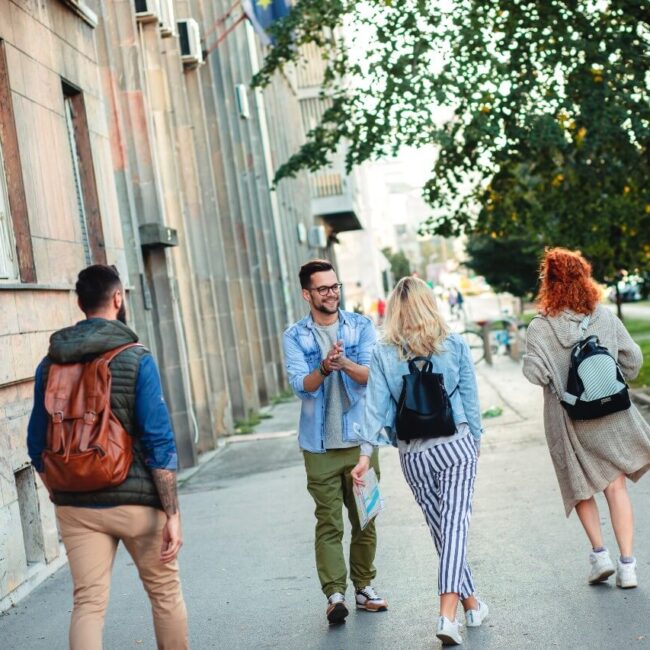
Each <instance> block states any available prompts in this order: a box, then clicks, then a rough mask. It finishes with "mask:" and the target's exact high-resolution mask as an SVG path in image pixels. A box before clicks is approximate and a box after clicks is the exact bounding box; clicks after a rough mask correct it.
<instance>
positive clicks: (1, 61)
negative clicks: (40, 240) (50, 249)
mask: <svg viewBox="0 0 650 650" xmlns="http://www.w3.org/2000/svg"><path fill="white" fill-rule="evenodd" d="M5 47H6V46H5V42H4V40H2V39H0V145H1V146H2V153H3V157H4V173H5V177H6V180H7V194H8V198H9V212H10V214H11V224H12V226H13V235H14V241H15V243H16V259H17V261H18V274H19V277H20V281H21V282H24V283H36V281H37V280H36V266H35V265H34V249H33V247H32V233H31V229H30V227H29V215H28V213H27V199H26V196H25V183H24V180H23V169H22V164H21V162H20V149H19V147H18V133H17V131H16V121H15V118H14V109H13V102H12V99H11V86H10V84H9V66H8V64H7V53H6V50H5Z"/></svg>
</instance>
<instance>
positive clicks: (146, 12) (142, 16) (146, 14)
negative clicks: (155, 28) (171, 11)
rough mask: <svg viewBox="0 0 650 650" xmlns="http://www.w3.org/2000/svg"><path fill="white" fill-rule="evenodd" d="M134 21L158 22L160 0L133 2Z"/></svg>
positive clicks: (138, 0) (136, 0) (135, 0)
mask: <svg viewBox="0 0 650 650" xmlns="http://www.w3.org/2000/svg"><path fill="white" fill-rule="evenodd" d="M134 4H135V19H136V20H137V21H138V22H139V23H153V22H159V21H160V0H134Z"/></svg>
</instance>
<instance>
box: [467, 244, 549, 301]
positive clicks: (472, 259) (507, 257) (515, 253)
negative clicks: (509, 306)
mask: <svg viewBox="0 0 650 650" xmlns="http://www.w3.org/2000/svg"><path fill="white" fill-rule="evenodd" d="M466 250H467V254H468V256H469V259H468V260H467V261H466V262H465V266H467V267H469V268H470V269H472V270H473V271H475V272H476V273H477V274H478V275H482V276H483V277H484V278H485V279H486V281H487V282H488V284H489V285H490V286H491V287H492V288H493V289H494V290H495V291H498V292H501V291H507V292H509V293H511V294H512V295H513V296H517V297H518V298H523V299H531V298H532V297H533V296H534V295H535V293H536V291H537V285H538V277H539V260H540V257H541V253H542V247H541V246H540V244H539V243H537V242H535V241H532V242H531V241H530V240H529V239H523V238H517V237H512V238H511V237H509V238H498V237H491V236H490V235H470V236H469V238H468V240H467V247H466Z"/></svg>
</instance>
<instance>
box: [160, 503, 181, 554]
mask: <svg viewBox="0 0 650 650" xmlns="http://www.w3.org/2000/svg"><path fill="white" fill-rule="evenodd" d="M162 537H163V541H162V547H161V549H160V561H161V562H162V563H163V564H167V563H168V562H171V561H172V560H175V559H176V556H177V555H178V552H179V551H180V550H181V546H183V532H182V531H181V515H180V513H178V512H177V513H175V514H173V515H169V516H168V517H167V521H166V522H165V526H164V528H163V531H162Z"/></svg>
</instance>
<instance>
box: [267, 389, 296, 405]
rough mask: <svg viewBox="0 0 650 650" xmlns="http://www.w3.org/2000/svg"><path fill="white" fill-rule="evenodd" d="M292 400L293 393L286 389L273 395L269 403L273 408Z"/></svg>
mask: <svg viewBox="0 0 650 650" xmlns="http://www.w3.org/2000/svg"><path fill="white" fill-rule="evenodd" d="M293 398H294V395H293V391H292V390H291V389H290V388H286V389H285V390H283V391H282V392H281V393H278V394H277V395H274V396H273V397H272V398H271V399H270V402H271V404H272V405H273V406H276V405H277V404H284V403H285V402H290V401H291V400H292V399H293Z"/></svg>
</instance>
